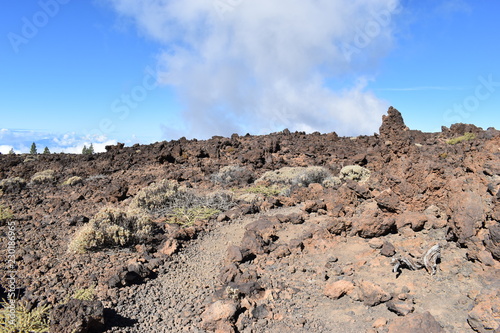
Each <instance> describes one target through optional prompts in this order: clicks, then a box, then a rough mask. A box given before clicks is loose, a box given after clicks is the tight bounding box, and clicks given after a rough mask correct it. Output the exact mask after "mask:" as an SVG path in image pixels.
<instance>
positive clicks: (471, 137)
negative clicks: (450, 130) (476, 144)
mask: <svg viewBox="0 0 500 333" xmlns="http://www.w3.org/2000/svg"><path fill="white" fill-rule="evenodd" d="M475 138H476V134H474V133H470V132H467V133H465V134H464V135H462V136H459V137H458V138H453V139H449V140H447V141H446V143H447V144H449V145H456V144H458V143H460V142H463V141H470V140H474V139H475Z"/></svg>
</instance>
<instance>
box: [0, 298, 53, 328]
mask: <svg viewBox="0 0 500 333" xmlns="http://www.w3.org/2000/svg"><path fill="white" fill-rule="evenodd" d="M15 303H16V304H15V311H14V312H13V313H11V312H10V309H9V305H10V304H9V303H8V302H7V301H5V300H4V301H3V302H2V303H1V306H2V308H1V309H0V333H44V332H49V315H50V306H49V305H45V306H38V307H36V308H34V309H32V310H31V311H29V310H28V307H27V306H26V304H25V303H24V302H20V301H16V302H15ZM12 314H15V316H14V317H15V319H14V320H12V319H13V318H12V317H11V315H12Z"/></svg>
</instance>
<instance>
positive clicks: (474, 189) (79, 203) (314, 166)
mask: <svg viewBox="0 0 500 333" xmlns="http://www.w3.org/2000/svg"><path fill="white" fill-rule="evenodd" d="M164 180H168V183H165V182H164V183H162V181H164ZM161 191H163V192H161ZM179 193H181V195H179ZM158 196H160V198H159V199H158ZM174 197H175V200H176V201H175V206H173V204H172V202H174V199H172V198H174ZM206 198H217V200H218V201H217V200H215V199H210V200H212V201H203V202H204V203H203V204H197V205H194V204H192V202H194V201H196V200H202V199H204V200H205V199H206ZM169 200H170V201H169ZM182 200H184V201H182ZM206 200H208V199H206ZM214 200H215V201H217V202H216V203H214V202H215V201H214ZM224 200H225V201H224ZM179 202H184V203H185V204H186V206H182V205H180V204H179ZM196 202H198V201H196ZM200 202H201V201H200ZM207 202H209V203H207ZM222 203H223V204H224V205H222ZM162 205H163V206H162ZM168 205H171V206H168ZM167 206H168V207H167ZM169 207H170V208H169ZM200 207H202V208H210V209H211V210H204V211H203V212H208V214H204V215H193V216H191V215H190V214H191V212H192V210H190V209H198V208H200ZM214 207H216V208H217V209H215V208H214ZM0 208H1V214H0V233H1V234H2V240H3V242H2V247H1V249H0V253H1V256H2V258H3V259H2V260H3V261H2V263H3V265H2V274H1V279H0V286H1V287H2V288H1V289H0V291H1V293H2V295H1V297H2V298H4V299H8V297H9V296H12V295H9V294H12V293H14V294H15V296H16V300H15V302H16V304H18V305H23V306H24V307H25V309H24V310H26V311H32V312H36V311H37V310H38V309H43V308H44V307H45V308H46V309H47V310H46V311H45V312H44V315H45V316H46V317H45V320H47V321H49V320H50V331H51V332H280V331H283V330H286V331H288V332H373V333H375V332H391V333H394V332H500V262H499V261H500V132H499V131H497V130H495V129H493V128H489V129H487V130H483V129H481V128H478V127H476V126H474V125H467V124H455V125H452V126H451V127H450V128H446V127H443V128H442V131H441V132H439V133H422V132H420V131H415V130H410V129H408V128H407V127H406V126H405V124H404V121H403V118H402V116H401V114H400V113H399V111H397V110H396V109H394V108H390V109H389V110H388V114H387V115H386V116H384V117H383V119H382V125H381V127H380V132H379V133H378V134H374V135H373V136H360V137H339V136H337V134H336V133H334V132H332V133H327V134H320V133H312V134H305V133H301V132H295V133H292V132H290V131H288V130H284V131H282V132H279V133H272V134H269V135H265V136H252V135H248V134H247V135H244V136H240V135H237V134H233V135H232V136H231V137H230V138H225V137H213V138H211V139H209V140H205V141H201V140H187V139H185V138H181V139H180V140H176V141H170V142H159V143H155V144H152V145H147V146H141V145H135V146H132V147H124V145H122V144H119V145H117V146H110V147H107V152H106V153H101V154H94V155H69V154H51V155H36V156H32V155H0ZM169 209H170V210H169ZM179 209H180V210H179ZM180 211H182V212H183V213H182V214H181V215H178V213H179V212H180ZM109 212H111V213H109ZM117 212H122V213H117ZM174 213H175V214H177V215H174ZM103 214H108V215H105V216H107V217H106V218H102V219H101V220H99V219H100V218H101V217H102V216H104V215H103ZM120 214H121V215H120ZM143 219H145V220H144V221H146V220H147V222H144V223H145V224H141V223H142V222H141V223H139V222H138V221H143ZM124 221H125V222H124ZM109 225H113V228H115V229H110V228H108V227H109ZM116 225H120V228H118V227H116ZM144 225H145V226H146V227H147V228H146V227H144ZM92 228H94V229H92ZM99 228H100V229H99ZM106 228H108V229H106ZM82 230H86V231H88V230H92V232H93V233H90V234H89V233H84V231H82ZM110 230H113V231H110ZM106 232H110V235H111V236H109V239H108V238H106V237H108V236H107V234H106ZM14 235H15V244H12V243H9V237H10V238H12V237H13V236H14ZM82 235H84V236H85V237H86V238H85V237H83V236H82ZM89 235H91V236H89ZM79 237H80V238H79ZM75 239H83V241H81V242H80V243H75ZM99 242H101V243H99ZM9 244H10V245H9ZM75 244H76V245H75ZM82 244H83V245H82ZM75 249H77V250H75ZM9 259H10V260H11V261H9ZM12 272H14V273H12ZM13 274H14V276H15V283H14V284H13V282H12V281H13V280H12V278H11V277H12V276H13ZM12 288H14V289H12ZM7 305H8V304H4V306H7ZM47 306H50V307H47ZM6 309H7V308H5V309H3V310H2V311H3V312H2V313H3V314H5V311H6ZM19 316H20V314H19V315H18V317H19ZM0 325H2V327H7V329H8V327H9V326H8V324H7V323H6V320H4V321H3V322H1V323H0ZM2 329H3V328H2ZM0 331H3V330H0ZM7 331H8V330H7ZM28 331H29V330H26V332H28Z"/></svg>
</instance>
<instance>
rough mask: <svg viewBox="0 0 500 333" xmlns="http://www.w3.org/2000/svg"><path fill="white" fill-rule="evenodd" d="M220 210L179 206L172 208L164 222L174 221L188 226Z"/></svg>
mask: <svg viewBox="0 0 500 333" xmlns="http://www.w3.org/2000/svg"><path fill="white" fill-rule="evenodd" d="M220 212H221V211H220V210H218V209H214V208H209V207H201V206H198V207H191V208H186V207H179V208H174V209H173V210H172V213H170V214H169V215H168V218H167V220H166V222H167V223H176V224H179V225H181V226H183V227H189V226H191V225H193V224H194V223H195V222H196V221H200V220H207V219H209V218H210V217H212V216H214V215H215V214H219V213H220Z"/></svg>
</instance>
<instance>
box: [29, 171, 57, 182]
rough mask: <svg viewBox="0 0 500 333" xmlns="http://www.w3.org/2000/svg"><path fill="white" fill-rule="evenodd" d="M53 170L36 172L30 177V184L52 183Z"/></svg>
mask: <svg viewBox="0 0 500 333" xmlns="http://www.w3.org/2000/svg"><path fill="white" fill-rule="evenodd" d="M54 175H55V171H54V170H50V169H49V170H44V171H40V172H37V173H35V174H34V175H33V177H31V182H32V183H34V184H42V183H50V182H52V181H54Z"/></svg>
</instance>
